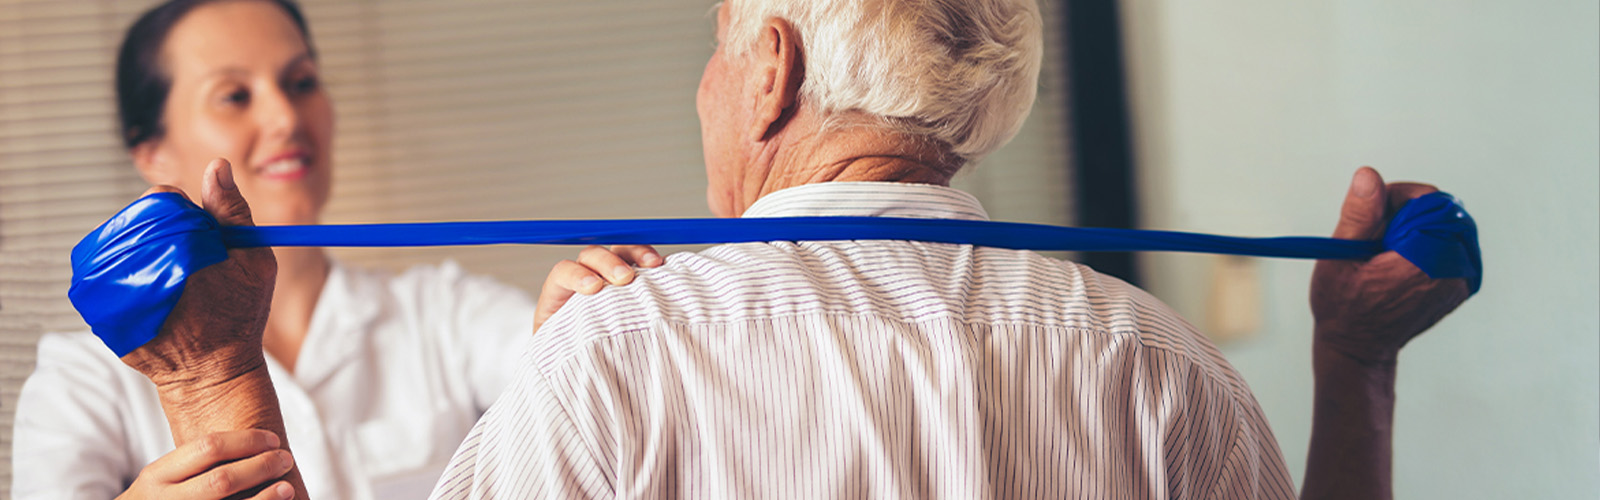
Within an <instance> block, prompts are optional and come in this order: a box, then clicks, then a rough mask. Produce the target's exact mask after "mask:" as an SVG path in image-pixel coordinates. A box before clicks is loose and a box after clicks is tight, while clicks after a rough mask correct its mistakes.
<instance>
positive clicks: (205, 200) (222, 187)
mask: <svg viewBox="0 0 1600 500" xmlns="http://www.w3.org/2000/svg"><path fill="white" fill-rule="evenodd" d="M200 206H201V207H204V208H205V209H206V211H207V212H210V213H211V216H212V217H216V218H217V221H218V222H221V223H222V225H224V226H254V225H256V224H255V222H254V221H253V220H251V218H250V204H249V203H245V201H244V195H243V194H240V193H239V186H238V185H237V184H235V183H234V181H233V166H232V165H230V164H228V160H225V159H222V158H217V159H215V160H211V163H210V164H207V165H206V173H205V178H204V180H202V182H201V184H200Z"/></svg>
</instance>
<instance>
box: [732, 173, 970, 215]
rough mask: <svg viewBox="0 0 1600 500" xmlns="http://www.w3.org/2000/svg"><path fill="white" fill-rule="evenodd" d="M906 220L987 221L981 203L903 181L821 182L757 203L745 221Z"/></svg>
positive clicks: (959, 193) (962, 194) (967, 196)
mask: <svg viewBox="0 0 1600 500" xmlns="http://www.w3.org/2000/svg"><path fill="white" fill-rule="evenodd" d="M841 216H844V217H907V218H913V219H966V220H989V214H988V212H985V211H984V210H983V205H981V204H979V203H978V199H977V198H973V197H972V195H970V194H967V193H965V192H962V191H960V190H958V189H955V188H950V187H945V186H935V185H932V184H907V183H902V182H822V183H817V184H806V185H803V186H796V187H792V188H788V189H783V190H779V191H777V192H774V193H771V194H768V195H766V196H763V197H761V199H759V200H756V202H755V203H754V204H752V205H750V208H749V209H747V210H745V211H744V217H841Z"/></svg>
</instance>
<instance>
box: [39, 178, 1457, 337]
mask: <svg viewBox="0 0 1600 500" xmlns="http://www.w3.org/2000/svg"><path fill="white" fill-rule="evenodd" d="M829 240H912V241H926V242H933V243H956V244H967V245H978V246H988V247H999V248H1011V249H1028V250H1074V251H1086V252H1107V251H1177V252H1205V253H1220V254H1233V255H1253V256H1261V257H1288V258H1304V259H1367V258H1370V257H1372V256H1373V255H1376V254H1378V253H1380V252H1382V251H1384V250H1385V249H1394V250H1395V251H1397V252H1399V253H1400V255H1402V256H1404V257H1405V258H1406V259H1407V260H1410V261H1411V262H1412V263H1415V264H1416V265H1417V267H1419V268H1421V269H1422V270H1423V271H1424V272H1426V273H1427V274H1428V276H1430V277H1433V278H1466V279H1467V280H1468V282H1469V284H1470V285H1471V289H1472V291H1473V292H1477V290H1478V287H1479V284H1480V282H1481V275H1482V271H1481V268H1482V262H1481V261H1480V259H1479V255H1478V246H1477V245H1478V243H1477V230H1476V228H1475V227H1474V226H1473V222H1472V218H1471V217H1470V216H1468V215H1467V214H1466V211H1465V210H1464V209H1462V208H1461V206H1460V204H1459V203H1458V202H1457V201H1456V199H1455V198H1454V197H1451V196H1450V195H1447V194H1444V193H1434V194H1430V195H1427V196H1423V197H1420V198H1417V199H1415V200H1412V201H1411V202H1410V203H1409V204H1407V205H1406V206H1405V208H1403V209H1401V210H1400V212H1399V213H1398V214H1396V216H1395V218H1394V220H1392V221H1391V222H1390V224H1389V230H1388V232H1387V233H1386V234H1385V236H1384V240H1383V241H1382V242H1377V241H1352V240H1339V239H1333V238H1316V237H1285V238H1237V237H1231V236H1215V235H1207V234H1195V233H1182V232H1174V231H1143V230H1132V229H1104V228H1075V227H1057V226H1045V225H1039V224H1021V223H1014V222H990V221H972V220H951V219H903V218H886V217H794V218H750V219H636V220H572V221H490V222H433V223H412V224H354V225H329V226H270V227H227V228H219V227H218V224H217V222H216V220H215V219H213V218H212V217H211V216H210V214H207V213H206V212H205V211H204V210H201V209H200V208H199V207H196V206H194V204H193V203H190V202H189V201H188V200H186V199H184V198H183V197H182V196H179V195H177V194H171V193H159V194H153V195H150V196H146V197H144V198H141V199H140V200H139V201H137V202H134V204H133V205H130V206H128V208H125V209H123V210H122V212H119V213H118V214H117V215H116V216H114V217H112V218H111V220H110V221H107V222H106V223H105V224H104V225H101V226H100V227H99V228H97V229H95V231H94V232H92V233H90V234H89V236H88V237H85V238H84V240H83V242H81V243H79V244H78V246H77V247H76V248H74V249H73V251H72V263H73V284H72V290H71V292H70V293H69V295H70V296H71V298H72V303H73V306H75V307H77V308H78V311H79V312H80V313H82V314H83V316H84V320H86V321H88V322H89V325H90V327H91V328H93V329H94V332H95V334H96V335H99V336H100V338H101V339H102V340H104V341H105V343H106V345H107V346H108V347H111V350H112V351H114V352H116V353H117V355H118V356H122V355H125V354H127V353H128V352H131V351H133V350H134V349H136V348H138V347H139V346H141V345H144V343H145V342H148V341H149V340H150V339H151V338H154V337H155V334H156V332H157V331H158V330H159V329H160V327H161V323H162V322H163V321H165V319H166V317H167V315H168V314H170V313H171V311H172V307H173V305H174V304H176V303H177V301H178V297H179V296H180V295H181V294H182V292H183V283H184V279H185V277H186V276H188V274H189V273H192V272H194V271H196V270H199V269H202V268H204V267H206V266H209V265H211V264H215V263H217V262H221V261H223V260H225V259H227V250H226V249H227V248H247V247H263V246H314V247H339V246H357V247H396V246H445V245H495V244H542V245H622V244H648V245H676V244H710V243H744V242H761V241H829Z"/></svg>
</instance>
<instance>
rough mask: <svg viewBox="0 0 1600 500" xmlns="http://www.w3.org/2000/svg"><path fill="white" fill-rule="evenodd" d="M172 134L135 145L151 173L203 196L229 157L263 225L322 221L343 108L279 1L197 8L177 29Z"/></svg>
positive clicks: (168, 120) (167, 122)
mask: <svg viewBox="0 0 1600 500" xmlns="http://www.w3.org/2000/svg"><path fill="white" fill-rule="evenodd" d="M161 64H162V68H163V69H164V70H165V71H166V73H167V74H168V75H169V76H170V78H171V81H172V86H171V90H170V92H169V93H168V96H167V102H166V107H165V108H164V110H163V116H162V118H163V124H164V128H165V132H166V133H165V134H163V135H161V136H160V137H157V138H155V139H152V140H150V141H147V142H146V143H144V144H141V145H139V146H137V147H135V148H134V159H135V162H136V163H138V165H139V170H140V172H141V173H142V174H143V175H144V177H145V180H147V181H149V182H150V183H152V184H170V185H174V186H178V187H179V188H182V189H183V190H184V191H185V192H186V193H188V194H189V196H190V197H191V198H193V199H197V200H198V199H199V196H200V179H201V174H202V172H203V171H204V170H205V166H206V163H208V162H210V161H211V160H212V159H214V158H218V157H221V158H226V159H227V160H228V161H229V162H230V163H232V164H233V177H234V179H235V181H236V182H237V183H238V185H239V189H240V191H241V192H242V193H243V194H244V197H245V199H246V200H247V201H249V202H250V208H251V212H252V213H253V216H254V219H255V222H256V223H257V224H309V223H315V222H317V221H318V215H319V214H320V213H321V212H322V207H323V205H325V204H326V203H327V201H328V191H329V189H330V187H331V184H332V171H331V170H332V165H331V162H330V159H331V153H332V151H331V149H332V146H333V144H332V142H333V106H332V103H331V102H329V99H328V96H327V94H326V93H324V92H323V89H322V83H321V80H320V78H319V76H318V73H317V64H316V61H314V60H312V58H311V52H310V50H309V48H308V47H306V44H305V40H304V39H303V38H302V37H301V34H300V31H299V29H298V28H297V27H296V26H295V24H294V21H293V20H291V19H290V18H289V16H288V14H287V13H285V12H284V11H283V10H282V9H280V8H279V7H278V6H276V5H274V4H272V3H270V2H262V1H226V2H216V3H210V4H206V5H202V6H200V7H197V8H195V9H194V10H192V11H190V12H189V13H188V14H187V15H185V16H184V17H183V19H181V20H179V21H178V23H177V24H176V25H174V26H173V28H172V30H171V32H169V33H168V36H167V39H166V42H165V44H164V46H163V51H162V57H161Z"/></svg>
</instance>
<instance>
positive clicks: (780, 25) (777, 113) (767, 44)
mask: <svg viewBox="0 0 1600 500" xmlns="http://www.w3.org/2000/svg"><path fill="white" fill-rule="evenodd" d="M751 56H752V58H753V61H752V62H753V63H754V65H755V70H756V74H755V78H756V79H757V80H756V86H755V94H756V95H755V101H756V102H755V117H754V118H755V122H754V123H752V124H751V127H750V135H751V137H750V138H751V139H752V140H754V141H763V140H766V139H767V138H769V137H771V136H772V135H773V134H776V133H777V132H778V131H779V130H782V129H783V125H784V124H785V123H787V122H788V118H789V117H790V116H791V115H792V114H793V111H794V107H795V102H797V101H798V100H799V97H800V83H801V82H804V81H805V75H806V72H805V63H804V62H803V61H802V60H801V54H800V38H799V36H797V35H796V34H795V31H794V26H792V25H790V24H789V22H788V21H785V20H783V19H778V18H769V19H767V22H766V23H763V24H762V26H761V36H760V38H758V39H757V42H756V48H755V50H753V51H752V54H751Z"/></svg>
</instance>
